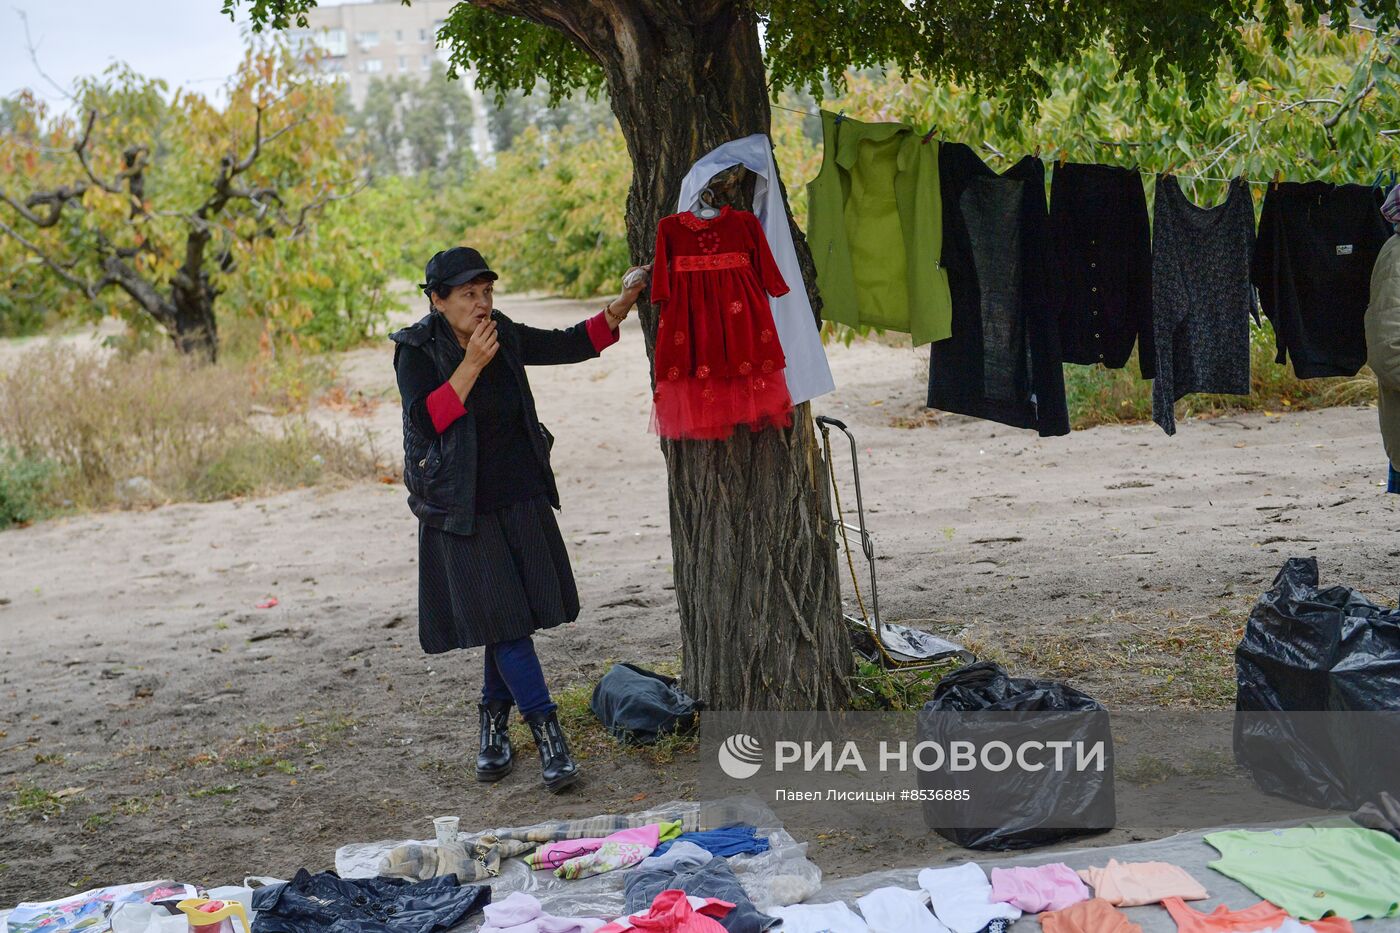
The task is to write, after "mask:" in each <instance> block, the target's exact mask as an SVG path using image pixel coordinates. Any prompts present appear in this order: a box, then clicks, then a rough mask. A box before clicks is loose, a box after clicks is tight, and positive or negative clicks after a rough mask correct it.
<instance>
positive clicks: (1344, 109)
mask: <svg viewBox="0 0 1400 933" xmlns="http://www.w3.org/2000/svg"><path fill="white" fill-rule="evenodd" d="M1375 89H1376V79H1375V78H1372V79H1371V80H1370V81H1368V82H1366V86H1365V87H1363V88H1362V89H1361V90H1360V91H1357V93H1356V96H1355V97H1353V98H1352V99H1351V100H1350V101H1348V102H1346V103H1344V104H1342V105H1341V106H1340V107H1338V108H1337V112H1336V113H1334V114H1332V116H1330V117H1328V118H1327V119H1326V120H1323V121H1322V125H1323V127H1325V128H1326V129H1329V130H1330V129H1332V127H1334V126H1336V125H1337V124H1338V123H1339V122H1341V119H1342V117H1344V116H1345V115H1346V114H1347V113H1348V112H1349V111H1351V110H1353V109H1355V108H1356V107H1357V106H1358V105H1359V104H1360V103H1361V102H1362V101H1363V100H1365V99H1366V98H1367V97H1368V96H1370V94H1371V92H1372V91H1374V90H1375Z"/></svg>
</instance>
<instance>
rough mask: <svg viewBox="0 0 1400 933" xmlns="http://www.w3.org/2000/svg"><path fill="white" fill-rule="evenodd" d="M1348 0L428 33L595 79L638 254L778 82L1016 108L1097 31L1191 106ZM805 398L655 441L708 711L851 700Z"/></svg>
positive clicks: (1385, 0) (507, 61) (626, 21)
mask: <svg viewBox="0 0 1400 933" xmlns="http://www.w3.org/2000/svg"><path fill="white" fill-rule="evenodd" d="M222 2H223V8H224V10H225V11H226V12H228V13H230V15H232V14H233V13H234V12H235V11H236V9H237V8H239V7H240V6H242V7H246V10H247V12H248V15H249V18H250V19H251V21H252V23H253V26H254V28H255V29H263V28H268V27H271V28H278V29H282V28H287V27H289V26H292V25H293V24H298V25H305V16H304V14H305V12H306V11H307V10H308V9H310V8H311V7H313V6H315V5H316V0H222ZM1357 8H1359V10H1360V12H1361V14H1362V15H1364V16H1366V17H1369V21H1370V23H1371V25H1373V26H1375V27H1379V28H1380V29H1382V30H1384V29H1388V28H1391V27H1392V26H1394V25H1395V23H1396V20H1397V0H1367V2H1363V3H1361V4H1359V5H1353V4H1350V3H1347V2H1344V0H1298V2H1290V0H1172V2H1164V3H1140V2H1136V0H1084V2H1076V3H1056V4H1044V3H1021V4H1016V3H1006V2H1003V0H631V2H627V0H471V2H461V3H459V4H457V5H456V6H455V7H454V8H453V9H452V11H451V13H450V14H449V16H448V17H447V19H446V21H445V22H444V23H443V25H442V27H441V29H440V31H439V34H438V38H439V41H440V42H441V43H443V44H445V45H446V46H447V47H448V48H449V49H450V52H451V61H452V63H453V64H454V65H455V66H456V67H457V68H458V69H459V70H461V71H469V70H470V71H473V72H474V73H475V75H476V80H477V81H478V82H479V83H480V84H481V85H482V86H483V87H485V88H489V89H493V90H494V91H496V92H497V93H498V94H505V93H508V92H510V91H511V90H513V89H519V90H522V91H529V90H530V89H532V88H534V87H535V85H536V82H537V81H544V82H546V83H547V85H548V86H549V88H550V91H551V93H552V94H553V95H554V96H555V98H556V99H562V97H563V96H565V95H567V94H570V93H572V92H574V91H577V90H584V91H591V92H599V91H606V93H607V97H608V100H609V102H610V103H611V106H612V109H613V113H614V114H615V116H616V117H617V120H618V123H619V125H620V126H621V129H622V133H623V136H624V138H625V140H626V143H627V148H628V152H629V154H630V156H631V160H632V167H633V177H632V185H631V189H630V191H629V194H628V198H627V207H626V218H627V235H628V243H629V246H630V248H631V253H632V259H633V260H634V261H636V262H645V261H648V260H649V259H650V258H651V251H652V246H653V241H654V231H655V229H656V224H657V222H658V221H659V220H660V218H661V217H663V216H665V215H666V214H669V213H671V212H673V211H674V210H675V206H676V198H677V195H678V192H679V187H680V182H681V179H682V178H683V177H684V175H685V173H686V172H687V171H688V170H689V168H690V166H691V165H692V164H693V163H694V162H695V161H696V160H697V159H698V158H699V157H700V156H702V155H704V154H705V153H706V152H707V151H709V150H710V149H712V148H713V147H715V146H717V145H719V144H721V143H724V142H727V141H728V140H731V139H735V138H736V137H741V136H746V135H749V134H752V133H768V132H769V126H770V110H769V95H770V92H772V91H775V90H777V89H781V88H799V89H805V90H809V91H810V92H812V93H813V94H815V95H818V96H820V94H821V92H822V89H823V88H824V87H825V86H827V85H829V84H837V85H839V84H840V82H841V81H842V79H843V76H844V75H845V73H846V71H847V69H850V68H868V67H889V68H893V69H896V70H898V71H900V72H903V73H905V74H910V75H920V76H922V77H924V78H926V79H928V80H931V81H935V82H938V81H958V82H962V83H965V84H969V85H971V86H973V87H975V88H978V89H987V90H998V91H1000V92H1002V93H1003V94H1004V95H1005V96H1007V97H1008V98H1009V99H1011V100H1020V101H1025V102H1030V101H1033V100H1035V99H1036V98H1037V97H1039V96H1041V95H1042V94H1043V93H1044V92H1045V91H1046V90H1047V87H1048V85H1047V81H1046V79H1045V73H1046V70H1047V69H1049V68H1051V67H1053V66H1055V65H1057V64H1061V63H1065V62H1073V61H1075V60H1076V59H1077V58H1078V57H1079V56H1080V55H1081V54H1082V53H1083V51H1084V50H1086V49H1088V48H1090V47H1092V46H1093V45H1094V44H1095V43H1097V42H1099V41H1100V40H1102V39H1104V38H1105V37H1107V40H1108V42H1109V44H1110V46H1111V48H1112V49H1113V52H1114V55H1115V57H1116V61H1117V63H1118V68H1119V72H1120V74H1121V75H1122V76H1123V80H1128V81H1131V80H1136V81H1138V82H1141V83H1142V84H1143V85H1144V86H1146V85H1148V84H1151V83H1153V82H1155V81H1157V80H1159V79H1170V80H1172V81H1177V80H1180V81H1181V82H1182V83H1183V87H1184V88H1185V89H1186V92H1187V95H1188V97H1189V96H1193V95H1199V94H1200V93H1201V92H1203V91H1204V90H1205V88H1207V87H1208V86H1209V85H1210V83H1211V82H1212V81H1214V80H1216V77H1217V66H1218V65H1219V63H1220V62H1221V60H1222V58H1223V59H1226V60H1229V61H1231V62H1232V63H1234V65H1235V66H1236V67H1237V68H1243V67H1245V66H1244V61H1243V56H1242V55H1241V51H1242V42H1241V35H1240V32H1239V27H1240V26H1241V25H1242V24H1244V23H1246V22H1250V21H1254V20H1259V21H1262V23H1263V24H1264V25H1265V27H1266V29H1267V31H1268V35H1269V37H1270V39H1271V41H1273V42H1274V43H1276V44H1279V45H1281V44H1283V43H1284V42H1285V41H1286V40H1287V31H1288V27H1289V23H1290V15H1291V13H1292V12H1294V11H1296V12H1298V13H1300V14H1301V16H1302V18H1303V20H1304V21H1305V22H1308V23H1310V24H1313V23H1316V22H1317V21H1318V19H1319V18H1320V17H1322V16H1328V17H1330V18H1331V19H1332V20H1333V22H1334V24H1341V25H1343V28H1344V25H1345V23H1346V22H1347V18H1348V16H1349V15H1350V14H1351V13H1352V12H1353V11H1354V10H1355V9H1357ZM1187 105H1188V102H1187V101H1183V102H1182V106H1187ZM795 232H796V233H797V241H798V243H799V247H798V249H799V253H802V254H805V253H806V247H805V241H804V240H803V239H802V237H801V234H800V231H795ZM802 258H803V264H804V269H805V279H806V286H807V289H808V291H809V292H810V293H811V294H812V295H813V298H814V299H819V296H818V295H817V294H816V290H815V285H814V279H815V276H814V275H813V274H812V267H811V261H810V257H809V256H805V255H804V256H803V257H802ZM813 303H814V306H816V307H818V308H820V304H819V301H814V302H813ZM818 313H820V312H818ZM641 321H642V329H643V333H644V335H645V343H646V348H647V352H648V354H650V353H651V352H652V346H653V343H654V340H655V332H656V313H655V310H654V309H647V308H643V310H642V314H641ZM808 408H809V406H807V405H803V406H801V410H800V411H799V412H798V417H797V418H796V419H795V420H794V425H793V427H792V428H791V429H790V430H787V431H782V432H779V431H765V432H760V433H755V434H749V433H748V432H740V433H739V434H737V435H736V436H735V437H734V438H733V439H732V440H730V441H728V442H724V443H710V442H686V441H683V442H663V443H662V451H663V454H664V456H665V459H666V465H667V472H668V476H669V480H670V513H671V539H672V547H673V549H674V555H675V580H676V598H677V602H678V603H679V608H680V617H681V626H682V634H683V639H682V641H683V657H682V663H683V667H684V672H685V680H686V686H687V687H688V689H690V690H691V691H692V692H694V693H695V694H697V695H699V696H702V697H704V698H706V699H707V700H709V701H710V702H711V704H713V705H715V706H718V707H722V708H741V709H769V708H773V709H804V708H805V709H811V708H818V709H821V708H825V709H832V708H839V707H842V706H843V705H845V704H846V702H847V700H848V687H847V684H846V678H845V675H846V674H848V672H849V671H850V668H851V656H850V651H849V643H848V639H847V634H846V632H845V630H844V627H843V625H842V622H841V610H840V596H839V590H838V577H837V564H836V559H835V546H834V542H833V539H832V536H831V534H830V516H829V515H828V508H827V506H826V501H827V496H826V487H825V483H826V482H827V476H826V467H825V465H824V464H823V463H822V460H821V457H820V455H819V452H818V446H817V443H816V440H815V437H814V433H813V425H812V420H811V416H810V411H809V410H808Z"/></svg>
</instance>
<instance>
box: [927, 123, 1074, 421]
mask: <svg viewBox="0 0 1400 933" xmlns="http://www.w3.org/2000/svg"><path fill="white" fill-rule="evenodd" d="M938 172H939V176H940V186H941V190H942V194H943V265H944V266H945V267H946V268H947V270H948V286H949V290H950V291H951V293H952V296H953V336H952V337H949V338H948V339H947V340H940V341H938V342H936V343H934V344H933V346H932V349H931V350H930V352H929V374H928V404H929V407H930V408H938V409H942V410H943V411H950V412H955V413H957V414H962V415H971V416H972V417H974V418H985V419H987V420H989V421H998V422H1000V423H1002V424H1008V425H1011V426H1012V427H1017V428H1032V429H1034V430H1036V431H1039V432H1040V435H1041V436H1042V437H1049V436H1052V435H1060V434H1068V433H1069V411H1068V409H1067V408H1066V405H1065V380H1064V370H1063V366H1062V363H1061V357H1060V341H1059V334H1058V330H1059V329H1058V326H1057V324H1056V321H1055V313H1054V307H1053V306H1052V304H1051V301H1050V298H1049V287H1048V283H1047V281H1046V275H1047V273H1048V261H1049V244H1048V238H1047V229H1046V227H1047V220H1048V215H1047V212H1046V207H1045V166H1044V164H1043V163H1042V162H1041V161H1040V160H1039V159H1037V158H1035V157H1033V156H1027V157H1026V158H1024V159H1022V160H1021V161H1020V162H1017V163H1016V164H1015V165H1014V166H1012V167H1011V168H1009V169H1007V171H1006V172H1005V173H1004V174H1001V175H998V174H997V173H996V172H994V171H992V170H991V169H990V168H988V167H987V165H986V163H984V162H983V161H982V160H981V159H980V158H978V157H977V153H975V152H973V151H972V150H971V149H970V148H968V147H967V146H965V145H963V144H961V143H943V144H942V145H940V147H939V157H938Z"/></svg>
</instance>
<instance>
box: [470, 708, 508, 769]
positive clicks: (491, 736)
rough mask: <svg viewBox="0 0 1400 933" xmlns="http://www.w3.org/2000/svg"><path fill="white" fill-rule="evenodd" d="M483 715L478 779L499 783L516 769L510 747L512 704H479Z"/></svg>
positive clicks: (478, 754) (478, 757)
mask: <svg viewBox="0 0 1400 933" xmlns="http://www.w3.org/2000/svg"><path fill="white" fill-rule="evenodd" d="M476 708H477V710H478V711H479V712H480V713H481V751H479V752H477V755H476V779H477V780H478V781H499V780H500V779H501V778H503V777H505V776H506V775H507V774H510V771H511V769H512V768H514V767H515V757H514V754H513V753H512V751H511V747H510V735H509V732H508V730H509V729H510V704H509V703H502V702H501V701H499V700H494V701H492V702H490V703H478V704H477V705H476Z"/></svg>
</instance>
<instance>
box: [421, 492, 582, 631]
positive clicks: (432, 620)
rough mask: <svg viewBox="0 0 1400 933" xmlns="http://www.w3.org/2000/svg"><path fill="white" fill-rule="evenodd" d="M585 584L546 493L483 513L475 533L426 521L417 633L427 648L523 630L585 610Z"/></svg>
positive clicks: (549, 625) (551, 624)
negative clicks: (579, 583)
mask: <svg viewBox="0 0 1400 933" xmlns="http://www.w3.org/2000/svg"><path fill="white" fill-rule="evenodd" d="M578 610H579V607H578V589H577V587H576V586H575V585H574V572H573V568H572V567H570V566H569V555H568V552H567V551H565V550H564V539H563V537H562V536H561V535H560V534H559V523H558V522H556V521H555V520H554V510H553V509H552V508H551V507H550V505H549V500H548V499H547V498H546V497H544V496H537V497H536V498H533V499H527V500H525V501H524V502H517V503H515V504H514V505H508V506H506V507H505V508H503V509H500V510H498V511H495V512H488V513H486V514H484V515H478V516H477V517H476V534H473V535H457V534H452V533H451V532H447V531H443V530H442V529H440V528H433V527H431V526H429V525H425V524H422V523H419V526H418V640H419V642H420V643H421V644H422V645H423V650H424V651H426V652H427V653H428V654H440V653H442V652H444V651H451V650H452V649H453V648H475V647H477V646H478V645H489V644H493V643H495V642H498V641H509V640H511V639H514V638H523V637H524V636H526V635H529V634H531V633H533V632H535V631H538V630H539V629H545V628H553V627H554V626H556V625H562V624H563V623H565V622H572V621H573V620H574V619H576V618H578Z"/></svg>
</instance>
